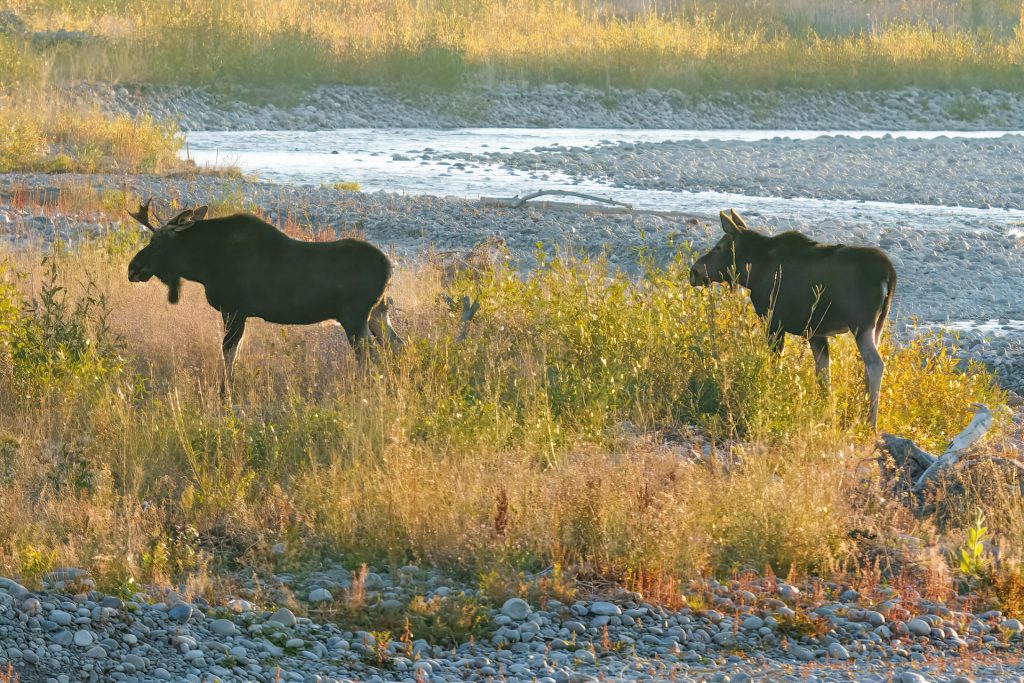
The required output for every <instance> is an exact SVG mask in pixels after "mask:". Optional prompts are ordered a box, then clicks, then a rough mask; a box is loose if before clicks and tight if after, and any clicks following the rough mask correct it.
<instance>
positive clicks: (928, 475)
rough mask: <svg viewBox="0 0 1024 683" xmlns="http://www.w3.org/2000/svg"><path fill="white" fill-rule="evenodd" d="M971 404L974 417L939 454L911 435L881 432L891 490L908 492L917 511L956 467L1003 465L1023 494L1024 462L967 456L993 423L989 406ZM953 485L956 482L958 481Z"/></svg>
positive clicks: (920, 509) (896, 492) (902, 492)
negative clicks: (912, 438) (931, 491)
mask: <svg viewBox="0 0 1024 683" xmlns="http://www.w3.org/2000/svg"><path fill="white" fill-rule="evenodd" d="M971 408H972V409H973V410H974V417H973V418H972V419H971V421H970V423H968V425H967V426H966V427H965V428H964V429H963V430H962V431H961V432H960V433H959V434H957V435H956V437H954V439H953V440H952V441H951V442H950V444H949V447H947V448H946V450H945V451H944V452H943V453H942V455H940V456H939V457H935V456H934V455H932V454H931V453H928V452H927V451H925V450H923V449H921V448H919V447H918V446H917V444H915V443H914V442H913V441H911V440H910V439H906V438H903V437H899V436H894V435H892V434H882V440H881V443H880V444H879V445H880V450H881V451H882V453H881V456H880V458H879V460H880V463H881V465H882V467H883V469H885V470H886V471H887V472H888V474H889V477H890V486H891V488H892V491H893V493H894V494H896V495H905V494H909V495H910V496H911V500H912V501H913V503H914V504H915V506H916V509H917V512H918V513H922V512H923V509H924V506H925V503H926V499H927V497H926V495H925V494H926V493H927V491H928V490H929V488H930V487H931V486H932V485H934V484H936V483H937V482H938V481H939V480H940V479H942V478H943V476H944V475H945V474H947V473H948V472H950V471H951V470H953V469H954V468H956V469H961V470H963V469H967V468H971V467H975V466H977V465H983V464H986V465H989V466H995V467H997V468H1001V469H1003V470H1006V471H1007V474H1008V475H1010V476H1012V477H1014V478H1015V480H1016V481H1015V482H1014V485H1013V486H1014V489H1015V490H1020V492H1021V493H1022V494H1024V462H1019V461H1017V460H1013V459H1010V458H1005V457H978V458H970V459H967V458H965V457H964V456H965V455H966V454H967V452H968V449H969V448H970V447H971V446H973V445H974V444H976V443H977V442H978V441H980V440H981V439H982V438H983V437H984V436H985V434H987V433H988V431H989V429H990V428H991V427H992V411H991V410H990V409H989V407H988V406H985V405H982V404H980V403H974V404H972V405H971ZM953 485H954V486H956V482H955V481H954V482H953Z"/></svg>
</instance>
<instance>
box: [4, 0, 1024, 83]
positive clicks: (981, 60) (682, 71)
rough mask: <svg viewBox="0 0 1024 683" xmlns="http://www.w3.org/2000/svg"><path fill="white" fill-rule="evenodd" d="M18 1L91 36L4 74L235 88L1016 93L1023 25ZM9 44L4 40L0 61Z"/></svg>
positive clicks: (905, 17)
mask: <svg viewBox="0 0 1024 683" xmlns="http://www.w3.org/2000/svg"><path fill="white" fill-rule="evenodd" d="M14 7H15V9H16V10H18V9H20V10H21V11H23V12H24V13H25V14H26V17H27V18H28V20H29V22H30V23H31V24H32V26H33V27H34V28H36V29H43V28H53V27H57V26H64V27H68V28H75V29H82V30H87V31H90V32H92V33H94V34H96V35H98V36H100V37H101V39H100V40H97V41H93V42H91V43H88V44H86V45H84V46H81V47H73V46H59V47H55V48H48V49H44V50H43V51H42V52H36V51H32V50H29V49H28V48H27V46H23V48H24V50H26V51H27V52H25V53H24V54H21V55H19V56H18V60H17V61H18V62H19V63H24V64H23V65H22V66H21V67H20V68H19V69H17V70H15V71H16V72H17V73H22V74H23V75H22V76H20V77H15V76H12V77H11V78H12V79H14V78H21V79H25V78H27V77H28V76H29V75H30V74H31V73H32V72H33V71H42V72H46V73H48V74H49V78H50V79H51V80H52V81H54V82H59V81H62V80H65V79H77V78H88V79H99V80H119V81H128V82H158V83H160V82H169V83H189V84H203V85H209V86H214V87H216V88H226V89H230V88H232V87H234V86H235V85H239V84H242V85H245V84H256V85H273V86H296V85H298V86H302V85H310V84H318V83H402V84H406V85H410V86H423V85H427V86H438V87H453V86H458V85H473V84H480V83H489V82H493V81H494V80H497V79H500V80H507V79H512V80H526V81H531V82H545V83H546V82H559V81H567V82H581V83H589V84H593V85H597V86H623V87H635V88H645V87H658V88H678V89H680V90H682V91H687V92H695V93H703V92H708V91H718V90H731V91H737V90H745V89H752V88H753V89H770V88H775V87H786V86H806V87H819V88H837V89H844V88H845V89H884V88H890V87H900V86H906V85H916V86H922V87H937V88H943V87H956V88H959V87H970V86H977V87H981V88H1006V89H1010V90H1019V89H1020V88H1021V79H1020V78H1019V70H1020V68H1021V65H1022V63H1024V57H1022V54H1024V38H1022V36H1024V34H1022V33H1021V31H1020V29H1017V31H1016V33H1013V31H1012V30H1011V31H1010V32H1009V33H1008V32H1007V29H1006V27H1007V26H1013V25H1014V24H1015V23H1016V21H1017V19H1018V17H1017V16H1015V14H1014V11H1013V10H1012V9H1010V8H1008V7H1003V8H1001V9H996V8H993V11H992V12H988V13H982V14H979V15H978V17H971V21H969V22H967V21H961V22H956V21H955V20H954V17H955V15H956V14H957V12H958V11H953V12H952V13H946V14H945V15H943V16H945V17H946V22H945V24H937V23H935V22H934V21H929V20H928V19H929V17H928V16H927V13H926V12H925V13H923V12H922V11H915V12H909V13H908V12H900V11H893V12H888V13H883V15H882V16H881V18H879V15H878V14H877V13H876V15H875V16H876V18H875V19H873V20H872V19H870V14H871V12H870V10H869V9H867V10H865V11H863V12H862V14H864V15H865V16H866V17H868V21H869V23H868V24H867V25H866V26H857V27H854V28H852V29H851V30H850V31H849V32H847V33H836V34H834V35H832V34H820V33H816V32H815V31H813V30H812V26H814V25H820V24H821V23H822V16H821V15H822V11H821V10H820V9H818V10H815V11H811V10H810V9H809V8H806V7H804V8H801V7H794V8H791V9H790V10H789V11H788V12H783V13H782V14H781V15H780V14H779V13H777V12H773V11H772V8H771V7H770V6H767V7H760V8H758V9H757V10H755V11H753V12H750V11H742V10H740V9H739V8H732V9H729V8H727V7H723V10H722V12H721V13H716V10H715V5H714V4H698V5H695V6H689V5H688V6H687V8H685V9H684V8H678V9H676V10H675V11H669V12H659V13H655V12H651V11H647V12H644V11H641V12H638V13H628V14H616V13H614V12H609V11H607V10H606V9H603V8H599V7H596V6H595V4H594V3H589V2H578V3H573V2H561V1H556V0H492V1H490V2H470V1H469V0H458V1H455V2H451V1H449V0H446V1H443V2H442V1H441V0H436V1H431V2H417V1H415V0H387V1H386V2H379V1H377V0H328V1H327V2H320V3H315V4H314V5H309V4H308V3H303V2H297V1H295V0H291V1H286V2H278V1H276V0H274V1H272V0H245V1H244V2H243V1H241V0H186V1H185V2H171V1H170V0H142V1H140V2H133V3H127V4H126V3H119V2H97V1H94V0H92V1H90V0H76V1H74V2H52V1H50V0H37V1H33V0H24V1H22V2H15V3H14ZM846 9H847V10H848V9H849V8H846ZM856 11H860V10H855V12H856ZM836 12H837V13H841V12H839V8H837V9H836ZM794 16H795V17H806V18H807V21H806V22H804V23H801V20H791V19H792V17H794ZM807 22H809V23H807ZM986 22H987V23H986ZM961 26H967V27H969V28H961ZM12 45H13V43H10V41H8V44H7V47H6V48H5V47H4V43H2V42H0V54H2V53H3V51H4V50H5V49H7V50H8V51H10V50H11V49H12V47H11V46H12ZM27 55H32V56H27ZM33 59H34V60H35V62H34V64H35V66H33V61H32V60H33ZM43 62H46V64H45V66H44V65H43ZM0 85H2V84H0Z"/></svg>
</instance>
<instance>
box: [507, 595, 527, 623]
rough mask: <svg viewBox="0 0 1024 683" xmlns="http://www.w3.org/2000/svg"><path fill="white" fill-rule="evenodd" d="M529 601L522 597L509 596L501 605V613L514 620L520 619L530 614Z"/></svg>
mask: <svg viewBox="0 0 1024 683" xmlns="http://www.w3.org/2000/svg"><path fill="white" fill-rule="evenodd" d="M530 611H531V610H530V603H528V602H526V600H523V599H522V598H509V599H508V600H506V601H505V604H504V605H502V606H501V613H502V614H504V615H505V616H506V617H508V618H510V619H512V620H514V621H522V620H523V619H525V618H526V617H528V616H529V615H530Z"/></svg>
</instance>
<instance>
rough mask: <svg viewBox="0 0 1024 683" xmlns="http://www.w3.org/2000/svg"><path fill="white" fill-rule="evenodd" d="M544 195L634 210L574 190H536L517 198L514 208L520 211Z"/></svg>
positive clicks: (606, 198)
mask: <svg viewBox="0 0 1024 683" xmlns="http://www.w3.org/2000/svg"><path fill="white" fill-rule="evenodd" d="M544 195H557V196H559V197H579V198H580V199H589V200H590V201H592V202H602V203H604V204H611V205H612V206H623V207H625V208H627V209H632V208H633V206H632V205H631V204H625V203H623V202H620V201H616V200H614V199H611V198H609V197H598V196H596V195H592V194H585V193H583V192H575V191H573V190H536V191H534V192H530V193H528V194H525V195H523V196H522V197H516V198H515V201H514V202H513V203H512V208H513V209H518V208H519V207H520V206H522V205H523V204H525V203H526V202H528V201H530V200H531V199H536V198H537V197H543V196H544Z"/></svg>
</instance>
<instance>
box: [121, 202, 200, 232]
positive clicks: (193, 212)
mask: <svg viewBox="0 0 1024 683" xmlns="http://www.w3.org/2000/svg"><path fill="white" fill-rule="evenodd" d="M152 203H153V198H152V197H150V198H149V199H147V200H146V203H145V204H142V205H140V206H139V210H138V211H135V212H132V211H129V212H128V215H129V216H131V217H132V218H134V219H135V220H137V221H138V222H140V223H142V224H143V225H145V226H146V227H147V228H149V229H150V230H152V231H153V232H158V231H160V230H175V231H181V230H184V229H185V228H189V227H191V226H193V225H195V224H196V223H198V222H199V221H201V220H203V219H204V218H206V212H207V211H209V209H210V207H209V206H207V205H205V204H204V205H202V206H197V207H195V208H193V209H185V210H184V211H180V212H179V213H177V214H176V215H175V216H174V217H173V218H171V219H170V220H167V221H165V220H162V219H161V218H160V216H159V215H158V214H157V213H156V211H155V210H154V211H153V215H154V216H155V217H156V220H157V222H158V223H159V225H157V226H154V225H153V224H152V223H151V222H150V218H149V212H150V210H151V205H152Z"/></svg>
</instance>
